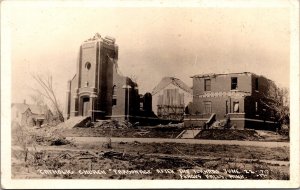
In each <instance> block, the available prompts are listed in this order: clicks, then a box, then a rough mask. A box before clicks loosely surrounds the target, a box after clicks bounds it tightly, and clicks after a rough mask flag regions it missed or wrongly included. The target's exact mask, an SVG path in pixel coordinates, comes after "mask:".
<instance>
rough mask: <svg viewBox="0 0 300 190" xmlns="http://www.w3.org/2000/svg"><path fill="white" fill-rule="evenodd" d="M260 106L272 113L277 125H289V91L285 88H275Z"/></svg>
mask: <svg viewBox="0 0 300 190" xmlns="http://www.w3.org/2000/svg"><path fill="white" fill-rule="evenodd" d="M261 102H262V104H263V105H264V106H266V107H267V108H269V110H271V111H272V112H273V113H274V117H275V119H276V120H277V121H278V122H279V124H289V121H290V108H289V91H288V89H287V88H278V87H276V88H275V89H274V90H273V91H272V92H271V93H270V94H269V95H265V98H264V99H262V100H261Z"/></svg>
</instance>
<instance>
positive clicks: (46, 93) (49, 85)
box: [32, 74, 64, 122]
mask: <svg viewBox="0 0 300 190" xmlns="http://www.w3.org/2000/svg"><path fill="white" fill-rule="evenodd" d="M32 77H33V79H34V80H35V81H36V82H37V83H38V85H39V86H40V87H41V90H40V89H34V90H35V91H36V92H37V93H38V94H39V95H41V96H43V97H45V98H46V99H47V100H49V101H50V102H51V104H52V106H53V108H54V111H55V112H56V114H57V116H58V119H59V120H60V121H61V122H63V121H64V117H63V111H62V108H61V106H60V104H59V101H58V99H57V97H56V94H55V92H54V88H53V79H52V76H51V75H50V74H48V75H47V76H46V77H42V76H41V75H39V74H35V75H32Z"/></svg>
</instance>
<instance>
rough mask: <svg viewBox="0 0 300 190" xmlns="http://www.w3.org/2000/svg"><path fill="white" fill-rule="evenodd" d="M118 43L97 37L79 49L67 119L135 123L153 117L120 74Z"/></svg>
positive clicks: (132, 83) (147, 95) (69, 93)
mask: <svg viewBox="0 0 300 190" xmlns="http://www.w3.org/2000/svg"><path fill="white" fill-rule="evenodd" d="M117 60H118V46H117V45H116V43H115V39H114V38H111V37H105V38H103V37H101V36H100V35H99V34H96V35H95V36H94V37H93V38H91V39H89V40H87V41H85V42H83V43H82V44H81V46H80V49H79V57H78V62H77V65H76V68H77V72H76V74H75V76H74V77H73V79H72V80H70V81H68V91H67V105H66V108H67V109H66V117H67V118H69V117H74V116H90V117H91V118H92V120H93V121H96V120H98V119H116V120H135V119H136V118H137V117H138V116H145V115H146V116H147V114H148V115H149V114H151V113H152V107H151V106H149V105H148V104H144V102H145V101H146V100H145V99H147V101H146V102H149V101H151V95H150V97H149V94H146V95H140V94H139V91H138V85H137V84H136V83H135V82H133V81H132V80H131V79H130V78H128V77H125V76H123V75H121V74H120V73H119V70H118V64H117Z"/></svg>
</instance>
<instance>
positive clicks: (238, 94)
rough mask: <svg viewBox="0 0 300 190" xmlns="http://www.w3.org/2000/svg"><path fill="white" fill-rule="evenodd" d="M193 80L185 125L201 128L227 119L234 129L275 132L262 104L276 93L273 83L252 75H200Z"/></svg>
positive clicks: (269, 114)
mask: <svg viewBox="0 0 300 190" xmlns="http://www.w3.org/2000/svg"><path fill="white" fill-rule="evenodd" d="M192 79H193V103H192V104H190V105H189V106H188V114H186V115H185V118H184V124H185V126H187V127H190V126H195V127H203V126H204V124H205V123H206V122H208V120H209V119H215V120H222V119H224V117H225V116H226V117H227V116H229V118H230V123H231V124H232V125H233V126H235V128H237V129H244V128H254V129H274V127H276V121H275V120H274V112H273V111H272V110H270V109H269V108H268V106H266V104H265V103H264V102H266V101H267V99H268V97H272V96H273V95H274V92H275V91H276V90H277V87H276V85H275V83H274V82H273V81H271V80H269V79H267V78H265V77H264V76H259V75H256V74H254V73H249V72H243V73H229V74H203V75H195V76H193V77H192Z"/></svg>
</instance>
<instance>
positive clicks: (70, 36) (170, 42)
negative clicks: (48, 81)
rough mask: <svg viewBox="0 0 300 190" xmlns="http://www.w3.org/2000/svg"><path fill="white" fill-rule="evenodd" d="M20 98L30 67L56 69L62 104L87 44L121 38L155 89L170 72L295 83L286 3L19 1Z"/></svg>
mask: <svg viewBox="0 0 300 190" xmlns="http://www.w3.org/2000/svg"><path fill="white" fill-rule="evenodd" d="M9 20H10V28H11V48H12V49H11V56H12V58H11V61H12V62H11V69H12V83H11V85H12V102H22V101H23V99H27V100H28V102H29V101H30V98H29V95H30V94H32V93H33V92H32V90H31V89H30V88H29V87H30V86H34V83H33V82H34V81H33V80H32V78H31V76H30V73H42V74H44V73H46V72H49V73H51V74H52V75H53V78H54V81H55V86H56V90H57V93H58V96H59V99H60V101H61V102H64V100H65V91H66V84H67V80H69V79H71V78H72V77H73V75H74V74H75V71H76V59H77V56H78V55H77V54H78V50H79V46H80V44H81V42H83V41H84V40H86V39H88V38H90V37H92V36H93V35H94V34H95V33H96V32H98V33H100V34H101V35H102V36H105V35H109V36H112V37H114V38H116V43H117V44H118V45H119V61H118V64H119V68H120V70H121V72H122V73H123V74H124V75H127V76H135V77H136V78H137V82H138V84H139V88H140V92H141V93H145V92H146V91H149V92H151V91H152V89H153V88H154V87H155V86H156V85H157V84H158V82H159V81H160V80H161V79H162V77H164V76H175V77H178V78H180V79H181V80H183V81H184V82H185V83H187V84H188V85H189V86H191V85H192V79H191V78H190V76H192V75H194V74H201V73H227V72H244V71H249V72H254V73H256V74H262V75H265V76H266V77H268V78H270V79H272V80H274V81H275V82H276V83H277V84H279V85H280V86H285V87H289V70H290V67H289V61H290V59H289V55H290V25H289V20H290V18H289V11H288V9H284V8H199V7H198V8H162V7H161V8H99V7H96V8H91V7H89V8H88V7H85V8H79V7H48V6H44V7H38V6H35V7H33V6H18V7H16V6H12V7H11V16H10V18H9Z"/></svg>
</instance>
